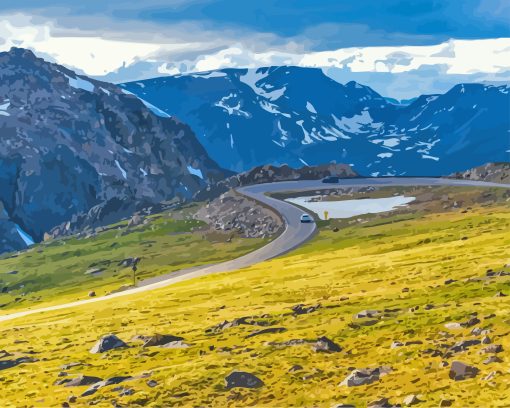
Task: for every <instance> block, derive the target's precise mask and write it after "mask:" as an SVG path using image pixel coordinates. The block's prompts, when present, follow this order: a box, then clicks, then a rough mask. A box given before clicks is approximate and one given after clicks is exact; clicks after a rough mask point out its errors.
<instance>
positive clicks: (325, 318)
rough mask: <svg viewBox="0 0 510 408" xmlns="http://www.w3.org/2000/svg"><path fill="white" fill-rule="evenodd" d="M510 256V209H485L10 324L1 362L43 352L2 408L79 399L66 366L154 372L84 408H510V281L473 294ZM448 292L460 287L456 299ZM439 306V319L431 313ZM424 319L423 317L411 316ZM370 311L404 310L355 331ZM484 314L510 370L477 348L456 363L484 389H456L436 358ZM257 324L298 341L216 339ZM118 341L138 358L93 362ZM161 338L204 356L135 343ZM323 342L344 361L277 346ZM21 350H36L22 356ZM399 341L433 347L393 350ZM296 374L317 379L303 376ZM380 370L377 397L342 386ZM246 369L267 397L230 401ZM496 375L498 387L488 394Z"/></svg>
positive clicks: (402, 222) (360, 227) (6, 376)
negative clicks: (413, 406)
mask: <svg viewBox="0 0 510 408" xmlns="http://www.w3.org/2000/svg"><path fill="white" fill-rule="evenodd" d="M509 248H510V211H509V209H508V203H503V204H492V205H488V206H483V207H482V206H475V207H473V209H472V210H469V211H468V212H467V213H462V212H461V210H460V209H459V210H456V211H452V212H446V213H432V214H425V215H423V216H420V215H419V214H415V215H406V216H402V215H396V216H393V217H386V218H383V219H381V218H380V217H374V219H373V221H369V222H366V223H364V224H356V225H352V226H345V228H344V229H341V230H340V231H339V232H333V231H331V230H329V229H327V228H324V229H322V230H321V232H320V234H319V235H318V236H317V237H316V238H315V240H313V241H312V242H310V243H309V244H307V245H305V246H304V247H302V248H301V249H300V250H298V251H296V252H293V253H292V254H289V255H287V256H285V257H282V258H279V259H275V260H271V261H268V262H264V263H262V264H259V265H256V266H253V267H251V268H247V269H244V270H240V271H237V272H232V273H228V274H219V275H213V276H208V277H204V278H201V279H197V280H193V281H188V282H183V283H180V284H177V285H173V286H171V287H168V288H163V289H159V290H157V291H154V292H151V293H145V294H139V295H134V296H130V297H127V298H123V299H122V300H118V299H117V300H111V301H107V302H102V303H100V304H92V305H89V306H87V307H80V308H73V309H70V310H66V311H60V312H53V313H46V314H44V315H34V316H30V317H27V318H24V319H22V320H14V321H10V322H5V323H3V324H2V328H1V336H0V349H5V350H7V351H8V352H11V353H15V352H30V351H33V352H34V353H35V354H34V356H35V357H37V358H39V359H40V361H38V362H35V363H27V364H23V365H21V366H18V367H16V368H10V369H7V370H3V371H0V381H1V383H2V389H3V392H2V395H1V396H0V400H2V399H3V401H2V405H3V406H8V405H9V404H12V405H13V406H14V405H16V406H24V405H35V406H54V405H57V404H60V403H61V402H62V401H64V400H66V399H67V397H68V396H69V395H71V394H72V393H74V394H75V395H80V394H81V392H83V390H84V389H85V387H80V388H65V387H63V386H55V385H53V382H54V381H55V380H57V379H58V377H57V376H58V373H59V372H60V371H61V368H60V366H61V365H62V364H64V363H69V362H75V361H80V362H84V363H87V364H90V366H85V367H75V368H72V369H70V370H67V372H68V373H69V375H74V374H76V373H83V374H87V375H97V376H100V377H103V378H106V377H109V376H113V375H140V374H142V373H147V372H150V373H151V378H152V379H154V380H156V381H157V382H158V385H157V386H156V387H154V388H149V387H148V386H147V385H146V379H136V380H132V381H129V382H125V383H124V385H125V387H128V388H133V389H134V391H135V393H134V394H133V395H131V396H123V397H120V396H119V394H118V391H113V389H114V388H115V387H116V386H110V387H107V388H104V389H102V390H100V391H99V392H98V393H97V394H95V395H93V396H90V397H80V398H78V402H77V403H76V404H75V405H76V406H79V405H81V404H83V405H85V404H88V403H89V402H91V401H94V402H97V403H99V406H103V405H104V406H111V401H112V400H116V401H117V402H119V403H121V404H128V405H129V406H137V405H146V406H150V405H153V406H168V405H183V406H191V405H193V406H218V407H220V406H227V405H230V406H244V405H253V404H258V405H263V406H290V405H294V406H312V405H313V406H325V407H329V406H331V405H333V404H335V403H354V404H356V406H364V405H365V404H366V403H367V401H371V400H374V399H377V398H378V397H383V396H385V397H388V398H390V401H391V402H393V403H401V402H402V400H403V398H404V397H405V396H406V395H408V394H411V393H418V394H422V397H421V399H422V400H424V401H425V402H424V403H423V406H437V405H438V403H439V401H440V400H441V399H442V398H448V399H453V400H455V403H454V406H457V407H461V406H462V407H463V406H508V405H509V404H510V395H509V394H508V392H507V391H508V387H509V384H510V373H509V372H508V369H509V360H508V354H507V352H508V350H510V335H509V333H510V318H509V312H510V304H509V302H508V300H507V299H508V298H504V297H494V294H495V293H496V292H498V291H499V290H502V291H504V292H505V293H507V294H510V287H509V286H510V285H509V282H510V277H508V276H507V277H497V278H494V279H490V280H483V281H469V282H468V281H466V280H467V279H468V278H473V277H485V272H486V270H487V269H488V268H494V269H496V270H500V269H501V268H502V265H503V264H505V263H508V262H509V257H510V253H509ZM507 270H508V268H507ZM446 279H455V280H457V281H456V282H454V283H452V284H449V285H446V284H445V283H444V282H445V280H446ZM403 288H409V292H403V291H402V289H403ZM345 296H347V297H348V299H347V300H345V299H344V297H345ZM342 299H344V300H342ZM298 303H307V304H316V303H321V304H322V308H320V309H319V310H317V311H316V312H314V313H310V314H306V315H300V316H293V315H292V314H290V313H289V312H290V309H289V308H290V307H291V306H293V305H295V304H298ZM426 304H433V305H435V307H434V308H433V309H431V310H425V309H424V306H425V305H426ZM416 306H420V307H419V309H417V310H415V311H410V309H411V308H415V307H416ZM365 309H378V310H384V309H398V310H397V311H394V312H392V313H388V314H387V316H385V317H383V318H382V319H381V320H380V321H379V322H378V323H377V324H375V325H373V326H368V327H364V326H360V327H352V323H353V321H354V319H353V315H354V314H355V313H357V312H359V311H361V310H365ZM474 312H477V313H478V317H479V318H480V320H481V323H480V324H479V326H480V327H484V328H490V329H491V331H492V333H491V334H490V336H491V338H492V339H493V341H494V343H497V344H502V345H503V347H504V348H505V352H504V353H501V354H500V357H502V358H503V360H504V361H503V362H502V363H493V364H490V365H484V364H482V363H481V362H482V361H483V360H484V359H485V358H486V357H487V355H481V354H479V350H480V349H481V348H482V346H473V347H471V348H470V349H469V350H468V351H465V352H462V353H460V354H458V355H456V356H454V357H452V358H449V359H447V361H449V362H450V363H451V361H453V360H456V359H459V360H461V361H464V362H467V363H472V364H474V365H476V366H477V367H478V368H480V370H481V372H480V374H479V375H478V376H477V377H476V378H474V379H468V380H465V381H459V382H455V381H453V380H450V379H449V378H448V368H447V367H441V366H440V362H441V361H442V360H441V357H432V356H431V355H430V354H426V353H425V352H424V351H425V350H426V349H440V350H444V348H442V347H441V344H447V345H452V344H453V343H455V342H456V341H458V340H461V339H464V338H474V336H472V335H470V334H469V332H470V330H471V329H457V330H449V329H446V328H445V327H444V324H445V323H446V322H464V321H466V320H467V319H468V318H469V316H470V314H471V313H474ZM492 314H494V315H495V316H494V317H490V316H491V315H492ZM252 315H257V316H261V315H267V316H266V317H265V319H266V320H270V321H272V323H274V325H275V326H279V327H285V328H287V329H288V331H287V332H285V333H280V334H266V335H261V336H257V337H253V338H250V339H246V338H245V336H246V335H247V334H248V333H250V332H252V331H253V330H257V329H258V328H259V327H252V326H246V325H243V326H238V327H232V328H229V329H225V330H224V331H223V332H220V333H218V334H206V332H205V331H206V329H208V328H210V327H211V326H213V325H215V324H218V323H220V322H222V321H224V320H232V319H234V318H238V317H241V316H252ZM112 317H113V318H112ZM350 324H351V325H350ZM110 332H113V333H116V334H117V335H118V336H119V337H120V338H122V339H123V340H125V341H128V342H129V344H130V345H131V346H132V347H131V348H128V349H124V350H114V351H111V352H108V353H107V354H105V355H92V354H90V353H89V352H88V349H89V348H90V347H91V346H92V345H93V344H94V343H95V341H96V340H97V339H98V338H99V337H100V336H101V335H104V334H106V333H110ZM156 332H157V333H168V334H174V335H181V336H183V337H184V338H185V340H186V341H187V342H189V343H192V344H193V346H192V347H190V348H188V349H183V350H172V349H161V348H149V349H143V348H141V347H140V343H138V342H134V341H130V339H131V338H132V336H134V335H135V334H152V333H156ZM322 335H326V336H328V337H329V338H331V339H333V340H334V341H335V342H337V343H338V344H339V345H341V346H342V347H343V351H342V352H340V353H334V354H330V355H328V354H322V353H315V352H313V351H312V350H311V348H310V346H307V345H299V346H293V347H287V348H282V349H279V348H276V347H273V346H270V345H268V344H267V342H272V341H285V340H289V339H301V338H304V339H312V340H313V339H316V338H317V337H319V336H322ZM15 339H17V340H22V341H23V342H22V343H20V344H15V343H14V341H13V340H15ZM395 340H398V341H402V342H404V341H410V340H420V341H422V342H423V344H421V345H412V346H406V347H401V348H397V349H391V348H390V345H391V343H392V342H393V341H395ZM213 346H214V349H213V350H211V348H212V347H213ZM200 354H203V355H200ZM294 364H300V365H302V366H303V368H304V369H303V370H302V371H298V372H294V373H290V372H289V368H290V367H291V366H293V365H294ZM380 365H389V366H391V367H392V368H393V372H392V373H390V374H388V375H387V376H385V377H383V378H382V380H381V381H379V382H376V383H374V384H371V385H364V386H360V387H353V388H346V387H339V386H338V384H339V383H340V382H341V381H342V380H343V379H344V378H345V377H346V376H347V375H348V373H349V372H350V370H351V369H352V368H354V367H356V368H364V367H376V366H380ZM234 369H242V370H246V371H249V372H252V373H254V374H256V375H257V376H259V377H260V378H261V379H262V380H263V381H264V382H265V386H264V387H263V388H260V389H258V390H244V389H236V390H230V391H227V390H225V388H224V377H225V376H226V375H227V374H229V373H230V372H231V371H232V370H234ZM491 371H497V372H498V374H496V376H495V377H494V378H493V379H492V380H490V381H484V380H483V377H485V376H486V375H487V374H488V373H489V372H491ZM71 406H73V404H71Z"/></svg>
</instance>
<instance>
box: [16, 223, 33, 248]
mask: <svg viewBox="0 0 510 408" xmlns="http://www.w3.org/2000/svg"><path fill="white" fill-rule="evenodd" d="M15 225H16V231H18V235H19V236H20V237H21V239H22V240H23V241H24V242H25V244H26V245H28V246H30V245H34V239H33V238H32V237H31V236H30V235H28V234H27V233H26V232H25V231H23V229H22V228H21V227H20V226H19V225H18V224H15Z"/></svg>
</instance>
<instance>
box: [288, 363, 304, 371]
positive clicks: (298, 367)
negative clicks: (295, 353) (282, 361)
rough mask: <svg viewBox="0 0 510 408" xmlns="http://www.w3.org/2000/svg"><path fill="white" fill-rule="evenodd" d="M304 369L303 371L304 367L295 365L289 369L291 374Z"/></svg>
mask: <svg viewBox="0 0 510 408" xmlns="http://www.w3.org/2000/svg"><path fill="white" fill-rule="evenodd" d="M302 369H303V367H302V366H300V365H299V364H295V365H293V366H292V367H291V368H289V373H294V372H296V371H301V370H302Z"/></svg>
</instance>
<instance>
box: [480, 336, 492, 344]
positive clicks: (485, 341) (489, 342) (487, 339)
mask: <svg viewBox="0 0 510 408" xmlns="http://www.w3.org/2000/svg"><path fill="white" fill-rule="evenodd" d="M491 343H492V340H491V338H490V337H489V336H484V337H482V344H491Z"/></svg>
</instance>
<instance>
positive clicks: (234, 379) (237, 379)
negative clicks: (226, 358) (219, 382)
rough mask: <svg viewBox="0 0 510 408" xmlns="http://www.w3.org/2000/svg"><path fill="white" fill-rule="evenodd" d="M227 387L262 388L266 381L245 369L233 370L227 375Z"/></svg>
mask: <svg viewBox="0 0 510 408" xmlns="http://www.w3.org/2000/svg"><path fill="white" fill-rule="evenodd" d="M225 382H226V388H227V389H231V388H260V387H262V386H263V385H264V382H263V381H262V380H261V379H260V378H258V377H256V376H255V375H253V374H251V373H247V372H245V371H233V372H232V373H230V374H229V375H228V376H227V377H225Z"/></svg>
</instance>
